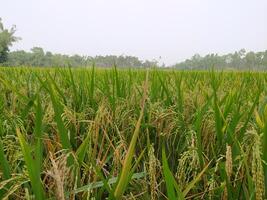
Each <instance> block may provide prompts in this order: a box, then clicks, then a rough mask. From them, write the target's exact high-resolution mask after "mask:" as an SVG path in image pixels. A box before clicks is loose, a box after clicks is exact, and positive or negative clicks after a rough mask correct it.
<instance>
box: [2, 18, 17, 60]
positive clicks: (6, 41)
mask: <svg viewBox="0 0 267 200" xmlns="http://www.w3.org/2000/svg"><path fill="white" fill-rule="evenodd" d="M15 32H16V27H15V26H14V25H13V26H12V28H11V29H10V30H8V29H6V28H4V25H3V23H2V19H1V18H0V63H4V62H6V61H7V59H8V52H9V47H10V46H12V44H13V43H14V42H16V41H18V40H19V38H18V37H16V36H14V34H15Z"/></svg>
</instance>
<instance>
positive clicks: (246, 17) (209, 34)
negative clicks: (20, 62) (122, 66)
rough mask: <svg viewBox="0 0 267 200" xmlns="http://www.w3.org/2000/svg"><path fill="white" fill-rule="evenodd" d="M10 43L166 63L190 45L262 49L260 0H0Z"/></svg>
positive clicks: (208, 49) (266, 40)
mask: <svg viewBox="0 0 267 200" xmlns="http://www.w3.org/2000/svg"><path fill="white" fill-rule="evenodd" d="M0 17H1V18H2V19H3V22H4V24H5V25H6V26H8V27H10V26H11V25H12V24H15V25H16V26H17V35H18V36H20V37H21V38H22V40H21V41H20V42H19V43H17V44H15V45H14V46H13V47H12V50H17V49H24V50H30V49H31V48H32V47H33V46H40V47H43V48H44V49H45V50H49V51H52V52H57V53H66V54H75V53H77V54H81V55H90V56H94V55H110V54H112V55H122V54H125V55H133V56H138V57H140V58H141V59H153V58H155V59H157V60H158V59H159V57H160V56H161V62H165V63H166V64H173V63H175V62H177V61H182V60H184V59H186V58H189V57H191V56H192V55H193V54H195V53H200V54H201V55H205V54H207V53H213V52H214V53H219V54H222V53H229V52H233V51H235V50H239V49H241V48H245V49H247V50H253V51H261V50H266V49H267V0H1V5H0Z"/></svg>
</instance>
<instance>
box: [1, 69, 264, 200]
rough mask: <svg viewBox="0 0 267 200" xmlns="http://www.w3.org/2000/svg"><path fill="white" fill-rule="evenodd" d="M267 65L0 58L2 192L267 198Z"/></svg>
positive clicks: (8, 195)
mask: <svg viewBox="0 0 267 200" xmlns="http://www.w3.org/2000/svg"><path fill="white" fill-rule="evenodd" d="M266 84H267V74H266V73H263V72H218V71H206V72H204V71H190V72H189V71H175V70H160V69H153V68H151V69H144V70H135V69H117V68H116V67H113V68H112V69H98V68H95V67H92V68H86V69H85V68H1V69H0V199H38V200H39V199H40V200H42V199H60V200H61V199H62V200H63V199H152V200H155V199H171V200H172V199H256V200H260V199H264V198H266V185H267V165H266V163H267V106H266V104H267V88H266V87H265V86H266Z"/></svg>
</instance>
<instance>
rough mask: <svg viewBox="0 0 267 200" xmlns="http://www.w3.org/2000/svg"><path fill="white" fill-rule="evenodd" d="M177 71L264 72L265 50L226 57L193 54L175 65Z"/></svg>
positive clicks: (265, 65) (238, 52)
mask: <svg viewBox="0 0 267 200" xmlns="http://www.w3.org/2000/svg"><path fill="white" fill-rule="evenodd" d="M173 67H174V68H177V69H200V70H202V69H204V70H205V69H210V68H215V69H237V70H266V69H267V50H266V51H261V52H253V51H249V52H246V50H245V49H241V50H239V51H236V52H234V53H229V54H226V55H221V56H220V55H218V54H208V55H206V56H203V57H202V56H200V55H199V54H195V55H194V56H192V58H191V59H187V60H185V61H183V62H180V63H177V64H175V65H174V66H173Z"/></svg>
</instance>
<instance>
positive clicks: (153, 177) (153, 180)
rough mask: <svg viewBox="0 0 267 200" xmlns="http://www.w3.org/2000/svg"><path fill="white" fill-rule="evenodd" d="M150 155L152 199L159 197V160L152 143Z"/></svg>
mask: <svg viewBox="0 0 267 200" xmlns="http://www.w3.org/2000/svg"><path fill="white" fill-rule="evenodd" d="M148 157H149V181H150V191H151V200H155V199H157V191H156V189H157V179H156V173H157V169H156V167H157V160H156V157H155V154H154V147H153V145H151V147H150V148H149V152H148Z"/></svg>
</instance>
